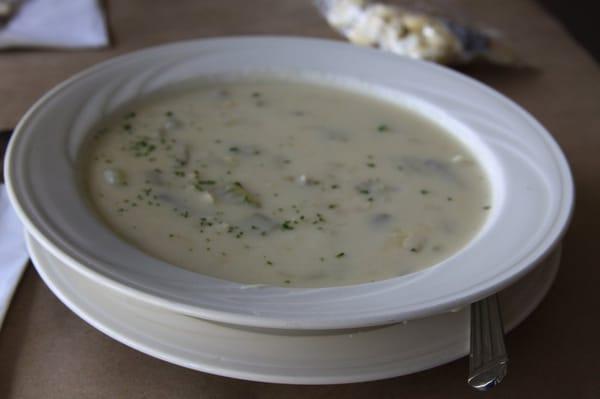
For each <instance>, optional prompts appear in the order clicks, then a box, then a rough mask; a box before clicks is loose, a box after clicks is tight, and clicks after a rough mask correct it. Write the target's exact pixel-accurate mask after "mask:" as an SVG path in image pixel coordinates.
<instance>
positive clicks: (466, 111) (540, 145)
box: [6, 37, 573, 329]
mask: <svg viewBox="0 0 600 399" xmlns="http://www.w3.org/2000/svg"><path fill="white" fill-rule="evenodd" d="M269 72H273V73H278V74H281V73H283V74H292V75H295V74H301V75H311V76H312V75H318V76H322V77H323V76H324V77H328V78H331V79H333V80H338V81H344V82H350V83H351V84H356V85H359V86H360V85H363V86H364V85H368V86H370V87H374V88H381V89H382V90H385V91H386V92H387V93H388V94H389V93H392V95H395V96H397V97H398V98H400V99H402V101H403V102H405V103H408V104H409V105H410V106H411V107H413V108H414V109H415V110H416V111H417V112H423V113H424V114H426V115H427V116H429V117H430V118H433V119H436V120H437V121H438V123H441V124H443V125H445V126H447V127H448V128H449V130H451V131H452V132H453V134H455V135H456V136H457V137H458V138H459V139H460V140H462V141H463V142H465V143H466V144H467V145H468V146H469V147H470V148H471V149H472V150H473V152H474V153H475V154H476V155H477V156H478V158H479V160H480V162H481V163H482V165H483V167H484V169H485V170H486V171H487V173H488V175H489V178H490V181H491V183H492V191H493V205H494V206H493V209H492V211H491V212H490V215H489V218H488V220H487V222H486V224H485V226H484V227H483V228H482V230H481V231H480V232H479V234H478V235H477V236H476V237H475V238H474V239H473V240H472V241H471V242H470V243H469V245H467V246H466V247H465V248H463V249H462V250H461V251H459V252H458V253H456V254H454V255H453V256H451V257H450V258H448V259H446V260H444V261H443V262H441V263H439V264H437V265H435V266H433V267H431V268H428V269H426V270H423V271H420V272H417V273H413V274H410V275H406V276H401V277H397V278H393V279H389V280H385V281H380V282H375V283H369V284H360V285H354V286H346V287H334V288H321V289H293V288H279V287H257V286H248V285H241V284H238V283H233V282H228V281H223V280H219V279H215V278H211V277H207V276H203V275H200V274H196V273H192V272H189V271H186V270H184V269H180V268H177V267H173V266H171V265H169V264H166V263H165V262H163V261H160V260H157V259H155V258H152V257H150V256H149V255H146V254H145V253H143V252H141V251H139V250H138V249H136V248H134V247H133V246H131V245H129V244H128V243H126V242H124V241H122V240H121V239H119V238H118V237H116V236H115V235H114V234H112V233H111V231H110V230H108V228H107V227H105V225H104V224H103V223H102V222H100V221H99V220H98V219H97V218H96V217H95V215H94V213H93V212H92V211H91V210H90V208H89V206H88V205H87V203H86V202H85V201H84V196H83V194H82V191H81V190H80V187H79V185H78V181H77V170H76V163H75V160H76V158H77V154H78V152H79V150H80V147H81V144H82V143H83V141H84V138H85V137H86V135H87V134H88V133H89V130H90V128H91V126H92V125H93V124H94V123H95V122H96V121H97V120H98V119H101V118H102V117H103V116H105V115H107V114H109V113H110V112H111V111H113V110H114V109H115V108H117V107H119V106H120V105H122V104H123V103H125V102H128V101H130V100H133V99H136V98H138V97H140V96H143V95H146V94H148V93H150V92H153V91H155V90H157V89H161V88H164V87H166V86H169V85H172V84H175V83H179V82H182V81H185V80H187V79H193V78H200V77H204V78H205V77H211V76H215V75H219V76H223V75H229V74H233V75H237V74H247V73H269ZM6 180H7V184H8V188H9V193H10V196H11V200H12V202H13V205H14V206H15V208H16V209H17V212H18V214H19V216H20V217H21V219H22V220H23V222H24V223H25V226H26V228H27V230H28V231H29V233H30V234H32V235H33V236H34V237H35V239H36V240H38V241H39V242H40V243H42V245H44V247H45V248H46V249H47V250H49V251H50V252H51V253H52V254H53V255H55V256H56V257H58V258H59V259H60V260H61V261H63V262H64V263H65V264H67V265H69V266H70V267H72V268H74V269H76V270H78V271H79V272H81V273H83V274H85V275H87V276H88V277H90V278H92V279H93V280H94V281H96V282H97V283H98V284H103V285H107V286H110V287H112V288H114V289H117V290H119V291H120V292H122V293H124V294H126V295H130V296H133V297H135V298H137V299H139V300H142V301H147V302H151V303H153V304H155V305H158V306H161V307H164V308H168V309H170V310H173V311H176V312H181V313H184V314H188V315H191V316H196V317H201V318H205V319H209V320H215V321H220V322H226V323H233V324H239V325H245V326H253V327H267V328H285V329H331V328H354V327H364V326H370V325H377V324H385V323H392V322H396V321H401V320H406V319H413V318H417V317H422V316H427V315H431V314H435V313H439V312H443V311H447V310H450V309H453V308H456V307H460V306H464V305H467V304H469V303H471V302H473V301H475V300H477V299H480V298H482V297H485V296H487V295H489V294H492V293H494V292H497V291H498V290H500V289H502V288H504V287H505V286H507V285H509V284H510V283H512V282H514V281H515V280H516V279H518V278H520V277H521V276H523V275H524V274H525V273H527V272H528V271H530V270H531V269H532V268H533V267H535V266H536V264H537V263H538V262H539V261H540V260H541V259H542V258H543V257H544V256H545V255H546V254H548V253H549V251H550V250H551V249H552V248H553V247H554V246H555V245H556V243H557V242H558V240H559V238H560V236H561V234H562V233H563V232H564V230H565V228H566V225H567V223H568V219H569V216H570V213H571V208H572V204H573V182H572V178H571V175H570V171H569V168H568V165H567V162H566V160H565V158H564V156H563V154H562V152H561V151H560V149H559V147H558V145H557V144H556V143H555V141H554V140H553V139H552V137H551V136H550V135H549V134H548V132H547V131H546V130H545V129H544V128H543V127H542V126H541V125H540V124H539V123H538V122H536V121H535V120H534V119H533V118H532V117H531V116H530V115H529V114H527V112H525V111H524V110H522V109H521V108H519V107H518V106H517V105H516V104H514V103H513V102H511V101H510V100H508V99H507V98H505V97H503V96H502V95H500V94H498V93H497V92H495V91H493V90H491V89H489V88H487V87H486V86H484V85H482V84H480V83H478V82H476V81H474V80H472V79H469V78H467V77H465V76H463V75H460V74H458V73H456V72H453V71H451V70H449V69H446V68H443V67H440V66H437V65H434V64H430V63H425V62H419V61H413V60H409V59H405V58H401V57H398V56H394V55H390V54H385V53H383V52H379V51H375V50H369V49H363V48H357V47H354V46H351V45H347V44H342V43H337V42H331V41H325V40H315V39H299V38H278V37H260V38H258V37H247V38H225V39H211V40H198V41H190V42H183V43H175V44H171V45H166V46H160V47H155V48H151V49H147V50H144V51H139V52H135V53H132V54H128V55H125V56H122V57H118V58H115V59H112V60H110V61H108V62H104V63H102V64H99V65H97V66H95V67H93V68H90V69H88V70H86V71H84V72H82V73H80V74H78V75H76V76H74V77H73V78H71V79H69V80H68V81H66V82H64V83H62V84H60V85H59V86H57V87H56V88H54V89H53V90H51V91H50V92H49V93H48V94H46V95H45V96H44V97H42V98H41V99H40V100H39V101H38V102H37V103H36V104H35V105H34V106H33V107H32V108H31V110H30V111H29V112H28V113H27V114H26V115H25V116H24V118H23V119H22V120H21V122H20V123H19V125H18V126H17V129H16V131H15V134H14V137H13V139H12V140H11V143H10V147H9V151H8V154H7V157H6Z"/></svg>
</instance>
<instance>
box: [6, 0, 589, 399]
mask: <svg viewBox="0 0 600 399" xmlns="http://www.w3.org/2000/svg"><path fill="white" fill-rule="evenodd" d="M444 3H445V4H447V5H449V6H452V7H454V9H455V10H457V12H459V13H460V14H461V15H464V16H465V17H467V18H472V19H473V20H477V21H480V22H482V23H484V24H488V25H490V26H494V27H496V28H498V29H499V30H500V31H502V32H503V33H504V34H505V35H506V36H507V38H508V39H509V40H510V42H511V43H512V44H513V45H514V47H515V48H516V49H517V50H518V51H519V52H520V53H521V54H523V55H525V57H526V58H527V60H528V61H529V62H530V63H532V64H534V65H536V66H538V67H539V71H538V72H535V73H534V72H527V71H518V70H505V69H500V68H494V67H489V66H487V67H486V66H477V67H469V68H464V69H463V70H462V71H463V72H464V73H466V74H468V75H470V76H472V77H474V78H476V79H478V80H480V81H482V82H484V83H486V84H488V85H490V86H492V87H494V88H495V89H497V90H498V91H500V92H502V93H504V94H506V95H507V96H508V97H510V98H512V99H513V100H515V101H516V102H517V103H519V104H520V105H522V106H523V107H524V108H525V109H527V110H528V111H529V112H531V113H532V114H533V115H534V116H535V117H536V118H538V119H539V120H540V121H541V122H542V124H544V125H545V126H546V127H547V128H548V129H549V131H550V132H551V133H552V134H553V135H554V137H555V138H556V139H557V141H558V142H559V144H560V145H561V146H562V148H563V150H564V151H565V153H566V154H567V157H568V158H569V160H570V163H571V166H572V168H573V174H574V177H575V182H576V187H577V204H576V211H575V214H574V218H573V221H572V224H571V227H570V229H569V231H568V233H567V234H566V236H565V238H564V248H563V261H562V266H561V269H560V272H559V274H558V277H557V280H556V282H555V284H554V286H553V288H552V289H551V291H550V293H549V294H548V296H547V297H546V299H545V300H544V301H543V303H542V304H541V305H540V306H539V308H538V309H537V310H536V311H535V312H534V313H533V314H532V315H531V316H530V317H529V318H528V319H527V320H526V321H525V322H524V323H523V324H522V325H521V326H520V327H518V328H517V329H516V330H514V331H513V332H511V333H510V334H508V336H507V339H506V344H507V348H508V351H509V353H510V359H511V363H510V367H509V374H508V377H507V378H506V379H505V381H504V382H503V383H502V384H501V385H500V386H498V387H497V388H496V389H494V390H493V391H491V392H490V393H489V394H487V396H488V397H490V398H495V397H498V398H505V397H507V398H530V397H534V396H536V397H541V398H600V339H599V338H600V318H599V317H598V314H599V313H598V307H599V305H600V299H599V296H598V295H597V293H598V291H596V290H598V284H599V283H600V266H599V265H598V263H597V261H596V259H595V255H596V249H597V247H598V237H599V236H600V217H599V216H600V211H599V209H600V206H599V205H600V180H599V179H598V177H599V171H600V156H598V154H597V152H598V150H600V131H599V128H600V123H599V122H600V79H599V69H598V65H597V64H595V63H594V61H593V60H592V58H591V57H590V56H589V55H588V54H586V53H585V51H584V50H583V49H582V48H580V47H579V46H578V45H577V44H576V43H575V42H574V41H573V40H572V39H571V38H570V37H569V36H568V34H567V33H566V31H565V30H564V29H563V28H562V27H561V26H560V25H559V23H558V22H557V21H555V20H554V19H553V18H551V17H550V16H549V15H547V14H545V13H544V12H543V11H542V10H541V9H540V8H539V6H538V5H537V4H536V3H535V2H533V1H528V0H510V1H508V0H505V1H502V2H498V1H495V0H451V1H445V2H444ZM176 4H177V5H175V4H174V2H170V1H168V0H156V1H152V2H150V1H143V0H135V1H133V0H128V1H116V0H113V1H107V2H106V6H107V13H108V15H107V17H108V23H109V26H110V30H111V36H112V40H113V46H112V47H111V48H109V49H104V50H94V51H12V52H1V53H0V99H2V103H1V106H0V128H11V127H14V125H15V124H16V123H17V121H18V119H19V118H20V117H21V115H22V114H23V113H24V112H25V110H26V109H27V108H28V107H29V106H30V105H31V104H32V103H33V102H34V101H35V100H36V99H37V98H38V97H39V96H40V95H42V94H43V93H44V92H45V91H46V90H48V89H49V88H51V87H52V86H54V85H55V84H57V83H58V82H60V81H61V80H63V79H65V78H67V77H69V76H71V75H72V74H74V73H76V72H78V71H80V70H82V69H84V68H86V67H88V66H90V65H93V64H94V63H97V62H98V61H101V60H104V59H107V58H110V57H113V56H115V55H117V54H120V53H124V52H128V51H131V50H135V49H138V48H142V47H147V46H151V45H156V44H161V43H166V42H171V41H175V40H182V39H193V38H202V37H211V36H223V35H227V36H229V35H242V34H282V35H303V36H313V37H325V38H333V39H336V38H338V37H337V36H336V35H335V33H333V32H332V31H331V30H330V29H329V28H328V27H327V25H326V24H325V23H324V22H323V20H322V19H320V18H319V17H318V15H317V14H316V12H315V10H314V9H313V8H312V6H311V4H310V1H309V0H285V1H275V0H270V1H269V0H255V1H252V2H245V1H242V0H229V1H222V0H211V1H208V0H203V1H194V0H180V1H178V2H177V3H176ZM249 4H252V6H251V7H250V6H249ZM338 39H339V38H338ZM467 368H468V362H467V359H466V358H463V359H460V360H457V361H455V362H452V363H450V364H447V365H444V366H442V367H437V368H435V369H432V370H428V371H424V372H420V373H417V374H413V375H409V376H404V377H398V378H393V379H388V380H383V381H375V382H369V383H360V384H348V385H330V386H292V385H277V384H266V383H256V382H249V381H240V380H234V379H229V378H224V377H219V376H213V375H209V374H204V373H200V372H196V371H192V370H188V369H185V368H182V367H178V366H174V365H171V364H169V363H166V362H163V361H161V360H157V359H154V358H152V357H149V356H146V355H144V354H142V353H139V352H136V351H135V350H133V349H130V348H128V347H126V346H125V345H122V344H120V343H118V342H116V341H114V340H112V339H111V338H109V337H107V336H105V335H103V334H102V333H100V332H99V331H97V330H95V329H93V328H92V327H90V326H89V325H88V324H86V323H85V322H84V321H82V320H81V319H79V318H78V317H77V316H76V315H75V314H73V313H72V312H71V311H69V310H68V309H67V308H66V307H65V306H64V305H63V304H62V303H60V302H59V301H58V299H57V298H56V297H55V296H54V295H53V294H52V293H51V292H50V291H49V290H48V289H47V288H46V286H45V285H44V284H43V282H42V281H41V280H40V278H39V276H38V275H37V273H36V272H35V270H34V269H33V268H32V267H29V268H28V270H27V271H26V273H25V275H24V278H23V281H22V282H21V284H20V286H19V288H18V290H17V292H16V295H15V297H14V300H13V303H12V305H11V308H10V309H9V313H8V315H7V318H6V320H5V324H4V326H3V329H2V330H1V331H0V398H124V397H127V398H141V397H143V398H165V397H168V398H188V397H189V398H192V397H193V398H229V397H231V398H279V397H286V398H305V397H313V398H362V397H375V398H396V397H408V398H446V397H461V398H462V397H465V398H466V397H471V396H472V397H475V396H478V395H479V396H478V397H481V396H480V395H481V394H478V393H476V392H473V391H471V390H470V388H469V387H468V386H467V385H466V383H465V377H466V373H467Z"/></svg>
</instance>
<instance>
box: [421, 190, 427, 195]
mask: <svg viewBox="0 0 600 399" xmlns="http://www.w3.org/2000/svg"><path fill="white" fill-rule="evenodd" d="M427 194H429V190H425V189H423V190H421V195H427Z"/></svg>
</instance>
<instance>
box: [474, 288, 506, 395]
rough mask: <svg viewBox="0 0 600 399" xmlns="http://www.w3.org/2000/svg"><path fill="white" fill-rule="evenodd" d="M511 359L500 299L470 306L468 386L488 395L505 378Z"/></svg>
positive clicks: (492, 298)
mask: <svg viewBox="0 0 600 399" xmlns="http://www.w3.org/2000/svg"><path fill="white" fill-rule="evenodd" d="M507 363H508V356H507V354H506V347H505V346H504V326H503V324H502V315H501V314H500V305H499V303H498V297H497V295H492V296H490V297H487V298H484V299H482V300H480V301H478V302H475V303H473V304H471V353H470V355H469V378H468V380H467V382H468V383H469V385H470V386H472V387H473V388H475V389H477V390H478V391H487V390H489V389H491V388H493V387H495V386H496V385H498V384H499V383H500V382H501V381H502V379H503V378H504V377H505V376H506V369H507Z"/></svg>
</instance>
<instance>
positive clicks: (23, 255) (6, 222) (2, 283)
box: [0, 184, 28, 328]
mask: <svg viewBox="0 0 600 399" xmlns="http://www.w3.org/2000/svg"><path fill="white" fill-rule="evenodd" d="M27 259H28V255H27V249H26V247H25V236H24V232H23V226H22V225H21V222H20V221H19V219H18V218H17V215H16V214H15V211H14V210H13V208H12V205H11V204H10V202H9V201H8V194H7V193H6V187H5V186H4V185H1V184H0V328H2V322H3V321H4V316H5V314H6V311H7V310H8V305H9V304H10V300H11V298H12V296H13V293H14V292H15V288H17V284H18V283H19V280H20V279H21V275H22V274H23V270H25V266H26V265H27Z"/></svg>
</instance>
